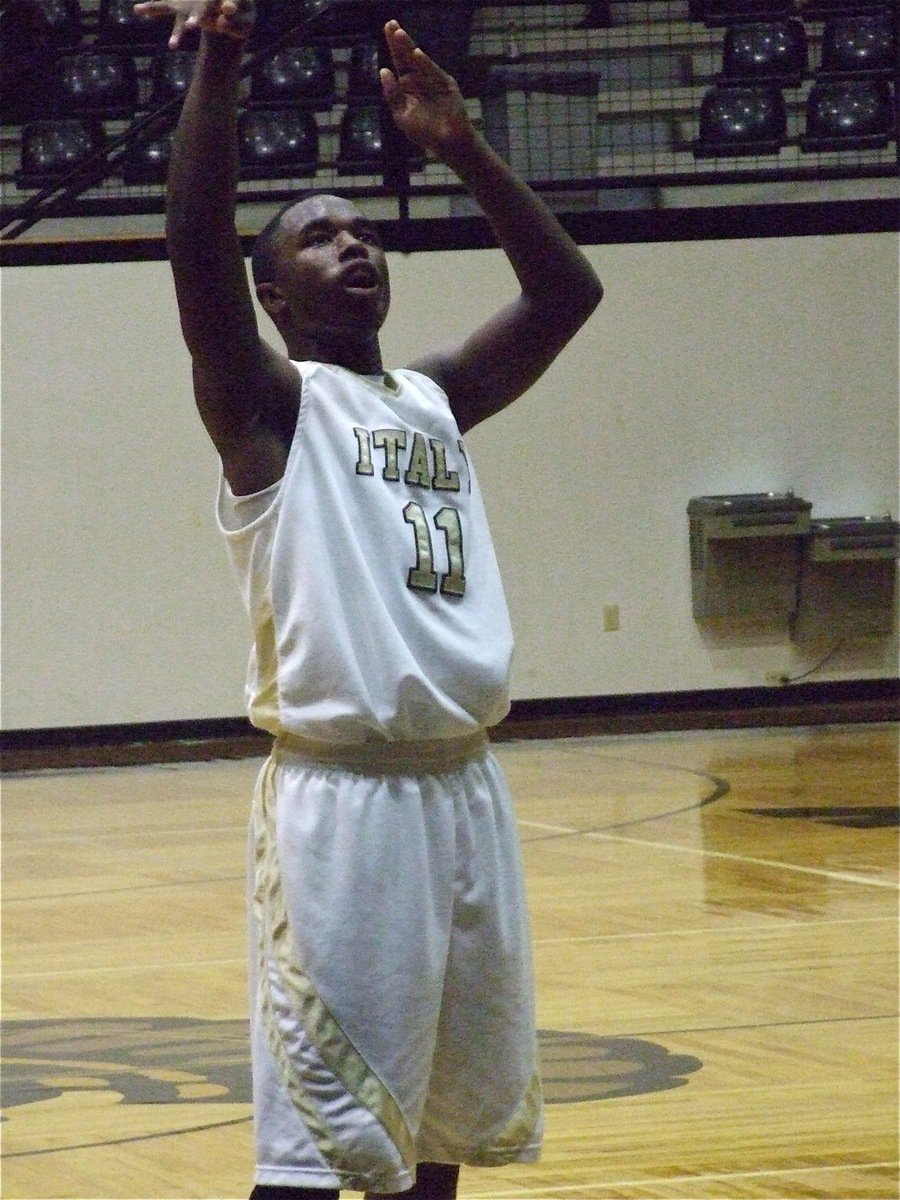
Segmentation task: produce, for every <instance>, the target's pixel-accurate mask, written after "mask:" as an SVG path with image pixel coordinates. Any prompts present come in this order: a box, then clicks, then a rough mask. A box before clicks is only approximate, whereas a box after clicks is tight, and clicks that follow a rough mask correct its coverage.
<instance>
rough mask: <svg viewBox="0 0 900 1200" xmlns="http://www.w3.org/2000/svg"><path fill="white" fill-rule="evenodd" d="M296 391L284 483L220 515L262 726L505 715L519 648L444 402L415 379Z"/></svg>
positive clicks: (454, 721)
mask: <svg viewBox="0 0 900 1200" xmlns="http://www.w3.org/2000/svg"><path fill="white" fill-rule="evenodd" d="M295 365H296V366H297V369H298V370H299V371H300V373H301V376H302V379H303V391H302V398H301V404H300V412H299V416H298V420H297V429H296V433H295V435H294V440H293V444H292V446H291V450H290V454H289V457H288V464H287V468H286V470H285V474H284V477H283V478H282V480H281V481H280V482H279V483H277V484H275V485H274V486H273V487H270V488H267V489H266V490H265V491H264V492H259V493H257V494H255V495H253V496H241V497H235V496H233V495H232V494H231V491H230V489H229V488H228V485H227V483H226V482H225V481H224V480H223V481H222V483H221V485H220V489H219V503H218V516H219V523H220V526H221V528H222V531H223V533H224V535H225V538H226V540H227V544H228V547H229V550H230V554H231V558H232V561H233V563H234V566H235V570H236V573H237V576H238V579H239V582H240V586H241V590H242V593H243V597H244V603H245V605H246V607H247V610H248V613H249V615H250V620H251V624H252V628H253V640H254V647H253V652H252V654H251V659H250V666H249V671H248V677H247V705H248V711H249V713H250V718H251V720H252V722H253V723H254V724H255V725H257V726H258V727H260V728H262V729H266V730H268V731H269V732H270V733H273V734H278V733H282V732H285V733H293V734H297V735H299V736H302V737H311V738H317V739H319V740H324V741H333V742H361V741H366V740H370V739H372V738H386V739H389V740H397V741H411V740H421V739H431V738H447V737H457V736H461V735H463V734H465V733H468V732H471V731H472V730H473V729H476V728H478V727H480V726H485V725H492V724H495V723H496V722H497V721H499V720H501V719H502V717H503V716H504V715H505V714H506V712H507V711H508V708H509V671H510V663H511V657H512V633H511V630H510V624H509V616H508V613H507V609H506V602H505V599H504V596H503V590H502V586H501V582H500V574H499V570H498V568H497V562H496V558H495V555H494V549H493V545H492V542H491V538H490V533H489V530H488V525H487V519H486V516H485V512H484V507H483V504H482V500H481V495H480V492H479V490H478V484H477V482H476V479H475V475H474V472H473V470H472V464H471V462H470V461H469V459H468V457H467V455H466V451H465V449H464V447H463V443H462V439H461V437H460V433H459V429H458V427H457V424H456V421H455V419H454V417H453V415H452V413H451V411H450V405H449V403H448V401H447V397H446V395H445V394H444V392H443V391H442V390H441V389H440V388H439V387H438V385H437V384H436V383H434V382H433V380H431V379H429V378H427V377H426V376H424V375H421V374H418V373H417V372H414V371H394V372H391V373H390V374H379V375H377V376H369V375H357V374H355V373H354V372H352V371H349V370H346V369H345V368H343V367H337V366H332V365H328V364H322V363H314V362H304V363H297V364H295Z"/></svg>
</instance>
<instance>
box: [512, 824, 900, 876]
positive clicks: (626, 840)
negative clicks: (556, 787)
mask: <svg viewBox="0 0 900 1200" xmlns="http://www.w3.org/2000/svg"><path fill="white" fill-rule="evenodd" d="M519 823H520V825H523V826H524V825H527V826H529V827H531V828H532V829H545V830H547V831H548V833H551V834H553V835H555V836H556V837H560V838H562V837H583V838H592V839H593V840H595V841H606V842H616V843H619V844H622V845H626V846H640V847H641V848H642V849H649V850H665V851H668V852H669V853H675V854H691V855H693V856H694V857H696V858H719V859H724V860H725V861H727V862H736V863H743V864H744V865H748V866H756V867H765V868H767V869H768V870H775V871H794V872H796V873H799V874H801V875H815V876H818V877H819V878H820V879H830V880H833V881H836V882H840V883H855V884H858V885H860V886H861V887H876V888H885V889H887V890H888V891H897V890H898V889H900V882H897V883H895V882H894V881H893V880H887V879H875V878H874V877H872V876H869V875H856V874H853V873H852V872H850V871H829V870H826V869H825V868H823V867H804V866H802V865H801V864H800V863H787V862H778V861H777V860H774V859H767V858H756V857H755V856H753V855H749V854H732V853H730V852H729V851H727V850H708V849H705V848H703V849H698V848H697V847H695V846H679V845H678V844H677V843H675V842H655V841H650V840H648V839H644V838H634V837H623V836H622V835H621V834H618V833H604V832H603V831H602V830H599V829H570V828H568V827H566V826H564V825H550V824H547V823H546V822H544V821H532V820H528V819H525V818H523V819H521V820H520V822H519ZM528 844H529V843H527V842H526V843H525V845H528Z"/></svg>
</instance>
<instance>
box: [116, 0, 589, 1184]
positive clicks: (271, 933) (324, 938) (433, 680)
mask: <svg viewBox="0 0 900 1200" xmlns="http://www.w3.org/2000/svg"><path fill="white" fill-rule="evenodd" d="M137 9H138V11H139V12H141V13H149V14H154V15H156V14H160V13H173V14H174V16H175V24H174V30H173V34H172V37H171V41H170V44H171V45H177V44H178V40H179V38H180V36H181V32H182V30H183V29H184V28H186V27H191V26H200V28H201V30H202V38H201V49H200V52H199V58H198V61H197V65H196V68H195V73H194V77H193V80H192V84H191V87H190V90H189V92H188V95H187V97H186V100H185V103H184V108H183V111H182V114H181V117H180V121H179V125H178V129H177V132H176V135H175V141H174V146H173V152H172V161H171V168H170V175H169V183H168V209H167V236H168V247H169V254H170V259H171V265H172V270H173V272H174V277H175V285H176V293H177V300H178V307H179V312H180V316H181V324H182V329H183V332H184V338H185V341H186V343H187V347H188V349H189V351H190V354H191V359H192V364H193V381H194V389H195V395H196V400H197V404H198V406H199V410H200V415H201V417H202V419H203V421H204V423H205V426H206V428H207V430H208V431H209V434H210V436H211V438H212V440H213V442H214V444H215V446H216V449H217V450H218V453H219V456H220V458H221V464H222V479H221V483H220V489H219V498H218V515H219V522H220V525H221V527H222V530H223V533H224V537H225V539H226V541H227V544H228V546H229V548H230V552H231V557H232V560H233V563H234V566H235V569H236V572H237V575H238V579H239V581H240V586H241V589H242V593H243V598H244V601H245V604H246V606H247V610H248V613H249V616H250V622H251V625H252V629H253V653H252V656H251V662H250V667H249V672H248V679H247V701H248V708H249V712H250V716H251V719H252V720H253V722H254V723H255V724H256V725H257V726H259V727H261V728H263V729H265V730H268V731H269V732H271V733H272V734H273V736H274V746H273V751H272V755H271V757H270V758H269V760H268V761H267V763H266V765H265V767H264V768H263V770H262V773H261V776H260V779H259V781H258V784H257V788H256V793H255V796H254V803H253V810H252V820H251V834H252V840H251V861H250V881H251V889H250V891H251V905H250V924H251V947H252V953H251V994H252V1014H253V1015H252V1032H251V1037H252V1050H253V1055H252V1057H253V1081H254V1112H255V1134H256V1154H257V1159H256V1185H255V1187H254V1189H253V1193H252V1197H253V1200H276V1198H281V1200H302V1198H304V1197H307V1198H309V1197H313V1198H315V1197H318V1198H319V1200H326V1198H328V1197H337V1196H338V1194H339V1191H340V1190H341V1189H350V1190H351V1191H353V1190H355V1191H363V1192H365V1194H366V1195H367V1196H369V1197H375V1196H397V1195H406V1196H409V1197H414V1198H415V1197H418V1198H419V1200H423V1198H424V1200H446V1198H449V1197H454V1196H456V1194H457V1193H456V1188H457V1176H458V1172H459V1166H460V1164H461V1163H467V1164H473V1165H482V1166H491V1165H500V1164H504V1163H511V1162H517V1161H532V1160H534V1159H536V1158H537V1157H538V1154H539V1147H540V1139H541V1095H540V1084H539V1081H538V1075H537V1063H536V1038H535V1029H534V1011H533V996H532V981H531V967H530V957H529V939H528V928H527V918H526V911H525V899H524V894H523V885H522V871H521V864H520V859H519V849H518V843H517V838H516V829H515V819H514V815H513V812H512V809H511V804H510V799H509V796H508V793H507V789H506V785H505V782H504V780H503V777H502V775H501V773H500V770H499V767H498V765H497V763H496V761H495V760H494V758H493V756H492V755H491V753H490V751H489V749H488V746H487V738H486V736H485V732H484V731H485V728H486V727H487V726H489V725H492V724H494V723H496V722H497V721H499V720H500V719H501V718H502V717H503V716H504V714H505V713H506V711H507V709H508V704H509V699H508V678H509V668H510V657H511V651H512V637H511V633H510V627H509V620H508V616H507V611H506V606H505V602H504V599H503V593H502V590H501V585H500V579H499V574H498V570H497V563H496V560H495V557H494V551H493V548H492V544H491V540H490V536H489V533H488V529H487V524H486V520H485V513H484V508H483V506H482V502H481V497H480V493H479V489H478V483H477V480H476V477H475V472H474V470H473V466H472V463H471V460H470V458H469V455H468V453H467V451H466V448H465V445H464V443H463V441H462V434H463V433H465V432H466V431H467V430H468V429H471V428H472V426H473V425H475V424H476V423H477V422H479V421H482V420H484V419H485V418H486V417H489V416H490V415H491V414H492V413H495V412H497V411H498V410H499V409H502V408H504V407H505V406H506V405H507V404H509V403H510V402H511V401H512V400H514V399H515V398H516V397H517V396H519V395H521V394H522V392H524V391H525V390H526V388H528V387H529V386H530V385H531V384H532V383H534V381H535V380H536V379H538V377H539V376H540V375H541V373H542V372H543V371H544V370H545V368H546V367H547V366H548V365H549V364H550V362H551V361H552V360H553V359H554V358H555V356H556V355H557V354H558V353H559V351H560V350H561V349H562V348H563V346H564V345H565V344H566V343H567V342H568V341H569V340H570V339H571V338H572V336H573V335H574V334H575V333H576V331H577V330H578V329H579V328H580V326H581V325H582V324H583V323H584V321H585V320H586V319H587V318H588V316H589V315H590V314H591V312H592V311H593V310H594V308H595V306H596V305H597V303H598V302H599V300H600V297H601V287H600V284H599V282H598V280H597V278H596V276H595V274H594V272H593V270H592V268H591V267H590V265H589V264H588V262H587V260H586V259H585V258H584V256H583V255H582V254H581V252H580V251H579V250H578V249H577V247H576V246H575V245H574V243H573V242H572V241H571V240H570V238H569V237H568V236H567V234H566V233H565V232H564V231H563V229H562V228H561V227H560V226H559V224H558V223H557V222H556V220H555V219H554V218H553V217H552V215H551V214H550V213H549V212H548V210H547V209H546V208H545V207H544V205H543V204H542V203H541V202H540V201H539V200H538V198H537V197H536V196H535V195H534V194H533V193H532V192H531V191H530V190H529V189H528V188H527V187H526V186H525V185H524V184H523V183H521V182H520V181H519V180H518V179H517V178H516V177H515V176H514V175H513V174H512V173H511V171H510V170H509V168H508V167H507V166H506V165H505V164H504V163H503V162H502V161H501V160H500V159H499V158H498V157H497V156H496V155H495V154H494V153H493V152H492V150H491V149H490V148H489V147H488V146H487V144H486V143H485V142H484V141H483V140H482V139H481V137H480V136H479V135H478V134H477V133H476V132H475V130H474V129H473V127H472V125H471V123H470V121H469V119H468V117H467V115H466V110H465V107H464V105H463V102H462V99H461V96H460V93H459V89H458V88H457V86H456V83H455V81H454V80H453V79H452V78H451V77H450V76H449V75H448V74H446V73H445V72H444V71H443V70H442V69H440V68H439V67H438V66H437V65H436V64H435V63H434V62H433V61H432V60H431V59H430V58H429V57H428V56H427V55H425V54H424V53H423V52H422V51H421V50H420V49H418V48H417V47H416V45H415V43H414V42H413V40H412V39H411V38H410V36H409V35H408V34H407V33H406V32H405V30H404V29H403V28H401V26H400V25H399V24H398V23H397V22H396V21H391V22H388V24H387V25H386V27H385V38H386V40H387V45H388V48H389V51H390V58H391V61H392V64H393V69H392V70H390V69H385V70H383V71H382V73H381V79H382V86H383V90H384V98H385V101H386V103H387V105H388V107H389V108H390V110H391V112H392V114H393V118H394V120H395V122H396V124H397V126H398V127H399V128H400V130H401V131H402V132H403V133H404V134H406V135H407V136H408V137H409V138H410V139H411V140H412V141H413V142H414V143H415V144H416V145H417V146H418V147H419V148H420V149H421V150H423V151H425V152H426V153H427V154H429V155H431V156H432V157H434V158H437V159H440V160H441V161H443V162H444V163H446V164H447V165H448V166H449V167H450V168H452V170H453V171H454V172H455V173H456V174H457V175H458V177H459V178H460V179H461V180H462V182H463V183H464V184H465V185H467V187H468V188H469V190H470V191H471V193H472V195H473V196H474V197H475V199H476V200H477V201H478V202H479V204H480V205H481V207H482V208H483V210H484V212H485V214H486V215H487V217H488V219H489V220H490V222H491V224H492V226H493V228H494V230H495V232H496V235H497V237H498V239H499V242H500V244H501V246H502V247H503V249H504V250H505V252H506V254H507V255H508V258H509V261H510V263H511V264H512V267H513V270H514V272H515V274H516V276H517V279H518V284H519V289H520V290H519V294H518V295H517V296H516V297H515V298H514V299H512V300H511V302H510V303H509V304H508V306H507V307H505V308H504V309H502V311H500V312H499V313H497V314H496V315H495V316H494V317H493V318H491V319H490V320H489V321H488V322H487V323H486V324H484V325H483V326H482V327H481V328H480V329H478V330H476V331H475V332H474V333H473V334H472V335H471V336H470V337H469V338H468V339H467V340H465V341H464V342H463V343H462V344H461V345H457V346H453V347H450V348H448V349H443V350H435V351H432V352H431V353H428V354H426V355H424V356H423V357H422V358H420V359H418V360H417V361H416V362H414V363H412V364H411V366H410V367H408V368H406V369H397V370H386V369H385V367H384V364H383V362H382V358H381V351H380V347H379V330H380V328H381V326H382V323H383V321H384V319H385V317H386V315H387V311H388V304H389V299H390V291H389V281H388V270H387V264H386V261H385V254H384V251H383V250H382V247H381V245H380V242H379V238H378V232H377V229H376V228H375V226H374V225H373V224H372V222H371V221H369V220H368V219H367V218H366V217H365V216H364V215H363V214H362V213H361V212H360V211H359V210H358V209H357V208H356V207H354V206H353V205H352V204H350V203H348V202H347V201H346V200H343V199H340V198H338V197H335V196H323V195H314V196H311V197H307V198H305V199H302V200H300V201H299V202H297V203H293V204H291V205H290V206H288V207H287V208H286V209H285V210H283V211H282V212H281V213H280V214H279V215H278V216H277V217H276V218H275V219H274V220H273V221H272V222H271V223H270V224H269V226H268V227H267V228H266V229H265V230H264V231H263V233H262V234H261V235H260V237H259V238H258V240H257V243H256V246H255V249H254V254H253V272H254V280H255V288H256V295H257V297H258V298H259V301H260V302H261V304H262V307H263V308H264V309H265V311H266V312H267V313H268V314H269V316H270V317H271V318H272V320H273V321H274V323H275V326H276V328H277V329H278V332H279V334H280V335H281V337H282V339H283V340H284V343H285V346H286V349H287V355H284V354H282V353H279V352H277V351H276V350H274V349H273V348H272V347H271V346H270V345H269V344H268V343H267V342H266V341H264V340H262V339H261V338H260V335H259V333H258V331H257V324H256V318H255V315H254V308H253V304H252V301H251V293H250V289H249V286H248V283H247V277H246V272H245V267H244V261H243V258H242V254H241V246H240V241H239V239H238V235H237V233H236V232H235V224H234V216H235V203H236V199H235V195H236V181H237V176H238V162H237V138H236V120H237V111H238V104H239V96H240V65H241V55H242V43H243V41H244V39H245V38H246V36H247V35H248V33H249V31H250V28H251V26H252V22H253V9H252V6H251V3H250V2H249V0H248V2H247V3H244V2H243V0H241V2H240V3H239V0H209V2H205V0H148V2H147V3H142V4H139V5H137ZM423 265H424V264H423ZM450 299H451V297H448V301H449V300H450Z"/></svg>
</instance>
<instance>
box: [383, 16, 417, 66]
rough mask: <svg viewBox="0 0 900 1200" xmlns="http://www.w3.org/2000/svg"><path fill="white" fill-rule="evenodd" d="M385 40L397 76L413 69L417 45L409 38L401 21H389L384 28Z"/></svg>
mask: <svg viewBox="0 0 900 1200" xmlns="http://www.w3.org/2000/svg"><path fill="white" fill-rule="evenodd" d="M384 38H385V41H386V42H387V48H388V52H389V53H390V56H391V62H392V63H393V64H394V70H395V72H396V73H397V75H398V76H399V75H402V74H404V73H405V72H407V71H411V70H412V69H413V55H414V54H415V51H416V43H415V42H414V41H413V39H412V38H411V37H410V36H409V34H408V33H407V32H406V30H405V29H404V28H403V26H402V25H401V24H400V22H399V21H388V23H387V24H386V25H385V27H384Z"/></svg>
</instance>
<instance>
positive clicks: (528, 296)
mask: <svg viewBox="0 0 900 1200" xmlns="http://www.w3.org/2000/svg"><path fill="white" fill-rule="evenodd" d="M385 37H386V39H387V43H388V47H389V50H390V53H391V58H392V61H393V68H394V69H393V71H390V70H387V69H385V70H382V72H381V81H382V88H383V91H384V96H385V100H386V102H387V104H388V105H389V107H390V109H391V112H392V114H393V117H394V121H395V122H396V124H397V126H398V127H399V128H400V129H401V130H402V132H403V133H405V134H406V135H407V137H409V138H410V139H411V140H412V141H413V142H415V143H416V145H418V146H419V147H421V148H422V149H424V150H425V151H426V152H427V153H428V154H430V155H431V156H433V157H435V158H437V159H439V160H440V161H442V162H444V163H446V164H447V166H448V167H450V168H451V169H452V170H453V171H454V172H455V174H456V175H457V176H458V177H459V179H460V180H461V181H462V182H463V183H464V184H465V185H466V187H467V188H468V190H469V191H470V193H471V194H472V196H473V197H474V198H475V200H477V202H478V204H479V205H480V206H481V209H482V211H483V212H484V214H485V216H486V217H487V219H488V220H489V221H490V223H491V226H492V227H493V229H494V232H495V233H496V235H497V238H498V241H499V242H500V245H501V246H502V248H503V250H504V251H505V252H506V255H507V257H508V258H509V260H510V263H511V265H512V268H513V270H514V271H515V274H516V277H517V279H518V281H519V285H520V287H521V294H520V295H519V296H518V297H517V298H516V299H515V300H514V301H513V302H512V303H510V304H509V305H507V306H506V307H505V308H504V309H502V310H501V311H500V312H498V313H497V314H495V316H494V317H493V318H492V319H490V320H489V321H488V322H487V323H486V324H485V325H483V326H482V327H481V328H480V329H478V330H476V331H475V332H474V333H473V334H472V335H471V336H470V337H469V338H468V339H467V340H466V341H465V342H463V343H462V345H460V346H458V347H455V348H454V349H450V350H446V351H444V352H438V353H436V354H433V355H429V356H427V357H425V358H423V359H421V360H420V361H419V362H418V363H416V364H415V365H416V366H417V367H418V368H419V369H420V370H423V371H424V372H425V373H426V374H430V375H432V377H434V378H435V379H437V381H438V382H439V383H440V384H441V385H442V387H444V389H445V390H446V392H447V394H448V396H449V398H450V401H451V404H452V405H453V407H454V411H455V413H456V416H457V420H458V421H459V423H460V426H461V428H462V429H463V430H465V429H466V428H469V427H471V426H472V425H474V424H476V423H477V422H478V421H481V420H483V419H484V418H485V417H488V416H490V415H491V413H493V412H496V411H498V410H499V409H501V408H503V407H504V406H505V405H507V404H509V403H510V402H511V401H512V400H515V399H516V397H518V396H520V395H521V394H522V393H523V392H524V391H525V390H526V389H527V388H528V387H530V386H531V384H533V383H534V382H535V380H537V379H538V378H539V377H540V376H541V374H543V372H544V371H545V370H546V368H547V367H548V366H549V365H550V363H551V362H552V361H553V359H554V358H555V357H556V356H557V354H558V353H559V352H560V350H562V348H563V346H565V345H566V343H567V342H568V341H569V340H570V339H571V338H572V337H573V336H574V335H575V333H576V332H577V331H578V329H580V328H581V326H582V325H583V324H584V322H585V321H586V320H587V318H588V317H589V316H590V315H591V313H592V312H593V311H594V309H595V308H596V306H597V304H598V303H599V302H600V299H601V297H602V295H603V289H602V287H601V284H600V281H599V279H598V278H597V276H596V274H595V272H594V270H593V268H592V267H591V265H590V263H589V262H588V261H587V259H586V258H585V256H584V255H583V254H582V253H581V251H580V250H579V249H578V247H577V246H576V245H575V243H574V242H573V241H572V239H571V238H570V237H569V235H568V234H567V233H566V232H565V230H564V229H563V228H562V226H561V225H560V224H559V222H558V221H557V220H556V218H555V217H554V216H553V214H552V213H551V212H550V211H549V209H548V208H547V207H546V205H545V204H544V203H543V202H542V201H541V200H540V198H539V197H538V196H536V195H535V193H534V192H533V191H532V190H531V189H530V188H529V187H528V186H527V184H525V183H524V182H523V181H522V180H520V179H519V178H518V177H517V176H516V175H515V174H514V173H513V171H512V170H511V169H510V168H509V166H508V165H507V164H506V163H505V162H504V161H503V160H502V159H501V158H500V157H499V156H498V155H497V154H495V153H494V151H493V150H492V149H491V147H490V146H489V145H488V144H487V143H486V142H485V141H484V139H483V138H482V137H481V136H480V135H479V134H478V133H477V131H476V130H475V129H474V128H473V126H472V123H471V121H470V120H469V118H468V115H467V113H466V110H465V106H464V104H463V100H462V96H461V94H460V91H459V88H458V87H457V84H456V81H455V80H454V79H453V78H452V76H450V75H448V74H447V73H446V71H443V70H442V69H441V68H440V67H439V66H438V65H437V64H436V63H434V62H433V61H432V60H431V59H430V58H429V57H428V56H427V55H426V54H425V53H424V52H423V51H422V50H420V49H419V48H418V47H416V45H415V43H414V42H413V41H412V39H411V38H410V37H409V35H408V34H407V33H406V32H405V30H403V29H402V28H401V27H400V25H399V24H398V23H397V22H396V21H389V22H388V24H387V25H386V26H385Z"/></svg>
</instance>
